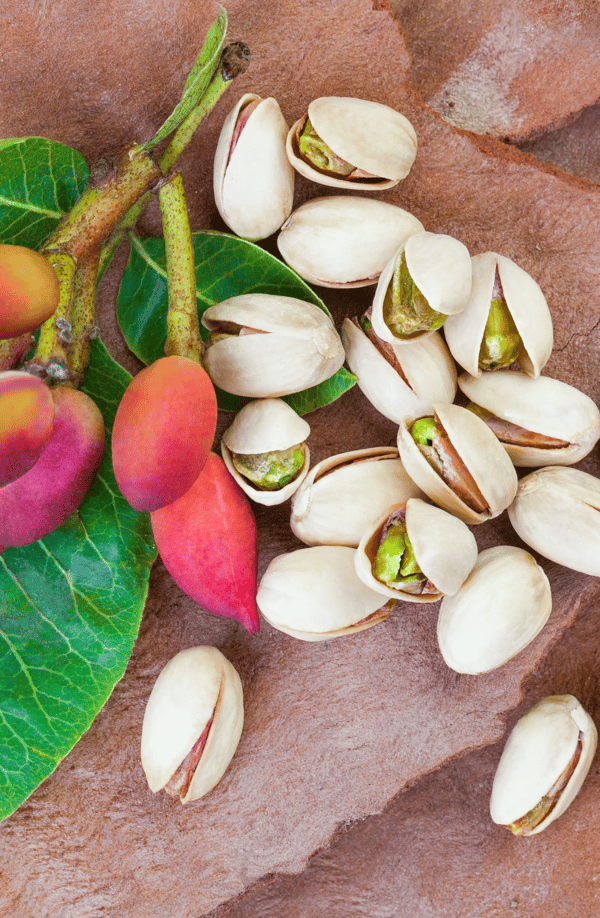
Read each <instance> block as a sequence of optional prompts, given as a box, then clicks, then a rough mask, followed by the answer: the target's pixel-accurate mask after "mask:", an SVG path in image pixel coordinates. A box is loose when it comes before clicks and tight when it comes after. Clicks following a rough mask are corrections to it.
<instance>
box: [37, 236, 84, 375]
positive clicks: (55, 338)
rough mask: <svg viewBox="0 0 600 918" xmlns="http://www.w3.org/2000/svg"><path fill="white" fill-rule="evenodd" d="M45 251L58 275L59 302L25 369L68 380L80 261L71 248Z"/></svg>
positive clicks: (45, 323) (47, 321) (42, 329)
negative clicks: (74, 292)
mask: <svg viewBox="0 0 600 918" xmlns="http://www.w3.org/2000/svg"><path fill="white" fill-rule="evenodd" d="M45 254H46V257H47V258H48V261H49V262H50V264H51V265H52V267H53V268H54V270H55V272H56V276H57V277H58V284H59V300H58V306H57V308H56V311H55V312H54V313H53V315H51V316H50V318H49V319H46V321H45V322H44V323H43V324H42V325H41V327H40V336H39V338H38V343H37V346H36V349H35V353H34V355H33V357H32V358H31V360H29V361H28V363H27V364H26V365H25V369H26V370H27V371H28V372H29V373H32V374H34V375H36V376H49V377H51V378H52V379H56V380H66V379H68V377H69V365H68V360H67V351H68V348H69V344H70V343H71V341H72V340H73V327H72V325H71V312H72V309H73V287H74V282H75V270H76V261H75V259H74V258H73V256H72V255H70V254H68V253H67V252H61V251H54V250H47V251H46V253H45Z"/></svg>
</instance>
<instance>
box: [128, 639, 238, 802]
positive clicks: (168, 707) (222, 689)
mask: <svg viewBox="0 0 600 918" xmlns="http://www.w3.org/2000/svg"><path fill="white" fill-rule="evenodd" d="M243 723H244V701H243V694H242V683H241V681H240V677H239V676H238V674H237V672H236V670H235V669H234V667H233V666H232V665H231V663H230V662H229V660H227V659H226V658H225V657H224V656H223V654H222V653H221V651H220V650H217V649H216V647H206V646H203V647H189V648H188V649H187V650H182V651H181V652H180V653H178V654H177V655H176V656H174V657H173V658H172V659H171V660H169V662H168V663H167V665H166V666H165V667H164V669H163V670H162V671H161V672H160V674H159V676H158V679H157V680H156V682H155V683H154V687H153V689H152V692H151V693H150V698H149V699H148V704H147V705H146V711H145V713H144V722H143V725H142V743H141V757H142V767H143V769H144V772H145V774H146V779H147V781H148V785H149V787H150V790H151V791H152V792H153V793H156V792H157V791H159V790H163V789H164V790H165V791H166V793H167V794H169V795H170V796H172V797H179V798H180V800H181V802H182V803H189V802H190V801H191V800H197V799H198V798H199V797H203V796H204V795H205V794H207V793H208V792H209V791H210V790H212V789H213V787H214V786H215V785H216V784H217V783H218V782H219V781H220V780H221V778H222V777H223V775H224V773H225V771H226V769H227V767H228V765H229V763H230V761H231V759H232V758H233V755H234V753H235V750H236V748H237V745H238V742H239V739H240V736H241V734H242V727H243Z"/></svg>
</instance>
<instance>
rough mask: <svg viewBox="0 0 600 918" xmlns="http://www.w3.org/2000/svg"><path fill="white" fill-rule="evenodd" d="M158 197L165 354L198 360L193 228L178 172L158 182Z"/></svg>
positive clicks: (200, 347)
mask: <svg viewBox="0 0 600 918" xmlns="http://www.w3.org/2000/svg"><path fill="white" fill-rule="evenodd" d="M158 201H159V204H160V212H161V216H162V221H163V232H164V237H165V255H166V260H167V289H168V295H169V307H168V310H167V340H166V343H165V354H167V356H171V355H172V354H176V355H178V356H179V357H189V358H190V359H191V360H195V361H196V363H200V361H201V356H202V342H201V338H200V327H199V323H198V306H197V301H196V272H195V269H194V247H193V243H192V231H191V229H190V220H189V214H188V209H187V204H186V200H185V192H184V189H183V179H182V177H181V173H180V172H176V173H174V174H173V175H172V176H171V177H170V178H169V179H167V180H166V181H165V182H164V184H163V185H161V188H160V191H159V195H158Z"/></svg>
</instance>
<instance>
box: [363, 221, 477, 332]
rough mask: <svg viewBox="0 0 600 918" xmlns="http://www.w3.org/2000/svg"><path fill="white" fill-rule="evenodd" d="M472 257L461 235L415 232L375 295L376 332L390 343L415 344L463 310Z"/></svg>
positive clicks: (387, 269) (390, 263)
mask: <svg viewBox="0 0 600 918" xmlns="http://www.w3.org/2000/svg"><path fill="white" fill-rule="evenodd" d="M471 274H472V272H471V257H470V255H469V250H468V249H467V247H466V246H465V245H463V244H462V242H459V240H458V239H454V238H453V237H452V236H446V235H444V234H443V233H427V232H422V233H414V234H413V235H412V236H409V237H408V239H407V240H406V241H405V242H404V243H403V244H402V245H401V246H400V247H399V248H398V250H397V251H396V252H395V253H394V254H393V256H392V257H391V258H390V260H389V261H388V263H387V265H386V266H385V268H384V269H383V271H382V272H381V276H380V278H379V281H378V283H377V289H376V290H375V296H374V298H373V306H372V310H371V312H372V315H371V321H372V323H373V329H374V331H375V334H376V335H378V337H379V338H381V339H382V340H383V341H388V342H389V343H390V344H403V343H406V342H412V341H414V340H415V338H421V337H423V335H430V334H432V332H433V331H435V330H436V329H437V328H440V327H441V326H442V325H443V324H444V323H445V321H446V319H447V318H448V316H449V315H453V314H455V313H459V312H461V310H463V309H464V308H465V306H466V304H467V300H468V298H469V293H470V291H471Z"/></svg>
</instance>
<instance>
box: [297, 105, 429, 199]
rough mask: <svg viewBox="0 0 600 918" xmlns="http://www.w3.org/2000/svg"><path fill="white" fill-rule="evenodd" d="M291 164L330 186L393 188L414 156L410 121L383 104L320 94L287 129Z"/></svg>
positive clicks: (414, 143)
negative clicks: (321, 96) (304, 113)
mask: <svg viewBox="0 0 600 918" xmlns="http://www.w3.org/2000/svg"><path fill="white" fill-rule="evenodd" d="M286 150H287V155H288V159H289V161H290V163H291V164H292V166H293V167H294V169H297V171H298V172H299V173H300V174H301V175H303V176H304V177H305V178H308V179H311V180H312V181H313V182H319V183H320V184H321V185H330V186H332V187H335V188H354V189H357V188H364V189H365V190H368V191H378V190H381V189H384V188H392V187H393V186H394V185H397V184H398V182H399V181H400V179H403V178H406V176H407V175H408V173H409V172H410V168H411V166H412V164H413V162H414V161H415V156H416V155H417V135H416V133H415V129H414V128H413V126H412V124H411V123H410V121H409V120H408V118H405V117H404V115H401V114H400V112H397V111H394V109H392V108H389V107H388V106H387V105H382V104H381V103H380V102H368V101H367V100H366V99H352V98H342V97H339V96H325V97H323V98H320V99H314V100H313V101H312V102H311V103H310V105H309V106H308V113H307V114H306V115H304V116H303V117H302V118H300V119H299V120H298V121H297V122H296V123H295V124H294V126H293V127H292V128H291V130H290V132H289V134H288V136H287V142H286Z"/></svg>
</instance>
